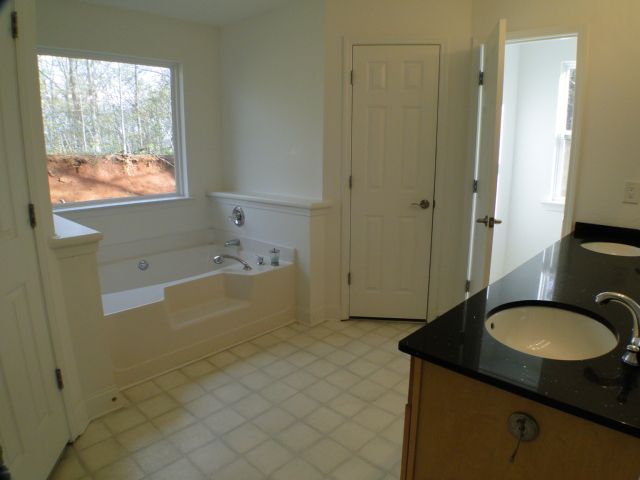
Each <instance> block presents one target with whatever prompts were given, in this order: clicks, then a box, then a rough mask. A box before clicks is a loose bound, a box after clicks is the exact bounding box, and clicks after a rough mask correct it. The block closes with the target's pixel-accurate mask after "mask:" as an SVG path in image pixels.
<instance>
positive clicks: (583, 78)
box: [467, 25, 589, 296]
mask: <svg viewBox="0 0 640 480" xmlns="http://www.w3.org/2000/svg"><path fill="white" fill-rule="evenodd" d="M507 28H508V26H507ZM568 36H575V37H576V38H577V51H576V64H577V72H576V78H577V81H576V97H575V102H574V112H573V126H574V128H573V132H572V140H571V154H570V156H569V173H568V177H567V196H566V198H565V204H564V209H563V215H564V216H563V220H562V229H561V232H560V235H561V237H564V236H565V235H568V234H569V233H571V232H572V231H573V228H574V224H575V206H576V199H577V194H578V184H577V181H578V175H579V170H580V169H579V164H580V153H581V147H582V141H581V137H582V130H583V125H584V120H585V114H584V110H585V105H586V92H587V82H588V79H587V72H588V61H589V56H588V52H589V49H588V45H589V44H588V38H589V29H588V27H587V26H585V25H579V26H560V27H550V28H533V29H525V30H515V31H507V38H506V43H507V44H510V43H518V42H527V41H534V40H544V39H553V38H561V37H568ZM483 43H484V42H478V41H477V40H476V39H473V41H472V50H474V49H475V47H476V46H480V45H481V44H483ZM475 65H476V62H475V61H474V59H473V58H472V72H471V76H472V79H473V81H472V90H471V92H470V98H471V99H476V100H477V99H478V95H479V91H480V86H479V85H478V83H477V72H474V71H473V67H474V66H475ZM476 104H477V110H475V108H476V105H475V104H474V105H472V106H471V109H470V111H471V112H472V113H471V115H472V117H474V120H475V116H477V115H478V112H479V109H481V108H482V105H480V104H479V103H478V102H477V101H476ZM475 123H477V122H475ZM477 128H478V125H477V124H476V126H475V130H476V133H477ZM500 135H502V132H500ZM469 137H470V138H469V151H470V152H471V153H470V158H473V159H474V162H472V163H471V165H470V166H469V170H468V172H469V173H468V178H470V179H473V178H474V169H475V158H476V155H477V145H476V135H475V134H474V135H470V136H469ZM474 202H475V197H474V196H473V194H472V195H471V196H470V197H469V198H468V199H467V205H468V207H469V212H470V213H469V222H468V223H467V229H468V230H467V237H468V238H469V248H468V251H467V278H471V250H472V249H471V246H472V244H473V236H472V229H473V227H472V225H471V222H473V221H474V220H475V219H474V218H473V217H472V216H471V213H473V206H474ZM468 295H469V294H468V293H467V296H468Z"/></svg>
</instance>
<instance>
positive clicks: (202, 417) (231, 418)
mask: <svg viewBox="0 0 640 480" xmlns="http://www.w3.org/2000/svg"><path fill="white" fill-rule="evenodd" d="M418 326H419V325H417V324H411V323H401V322H383V321H365V320H353V321H348V322H327V323H324V324H322V325H319V326H316V327H311V328H310V327H305V326H303V325H299V324H294V325H292V326H288V327H284V328H281V329H279V330H276V331H274V332H272V333H269V334H267V335H264V336H262V337H259V338H256V339H254V340H252V341H249V342H245V343H243V344H240V345H238V346H236V347H233V348H231V349H229V350H227V351H224V352H221V353H217V354H215V355H212V356H211V357H209V358H207V359H205V360H201V361H198V362H196V363H192V364H190V365H187V366H185V367H183V368H180V369H177V370H174V371H172V372H169V373H167V374H165V375H162V376H160V377H157V378H155V379H153V380H152V381H148V382H146V383H143V384H140V385H137V386H135V387H132V388H130V389H128V390H126V391H125V392H124V394H125V396H126V397H127V399H128V400H129V402H130V405H129V406H128V407H127V408H124V409H121V410H119V411H117V412H114V413H112V414H109V415H107V416H105V417H103V418H100V419H98V420H96V421H94V422H92V423H91V425H90V426H89V428H88V429H87V431H86V432H85V433H84V434H83V435H82V436H81V437H80V438H78V440H77V441H76V442H75V443H74V444H73V445H72V446H69V447H68V448H67V450H66V451H65V453H64V455H63V458H62V459H61V461H60V463H59V465H58V467H57V468H56V470H55V471H54V473H53V474H52V477H51V478H52V479H54V480H76V479H87V478H95V479H110V480H111V479H112V480H137V479H142V478H144V479H152V480H164V479H167V480H168V479H172V480H177V479H179V480H191V479H194V480H196V479H207V478H208V479H216V480H227V479H231V480H253V479H267V478H268V479H274V480H280V479H287V480H295V479H304V480H314V479H322V478H331V479H336V480H343V479H344V480H369V479H371V480H374V479H382V480H388V479H398V478H399V476H400V453H401V447H402V428H403V414H404V404H405V402H406V395H407V388H408V380H409V359H408V357H407V356H406V355H404V354H402V353H401V352H399V351H398V349H397V344H398V340H399V339H400V338H402V337H404V336H406V335H407V334H408V333H410V332H412V331H413V330H415V329H417V328H418Z"/></svg>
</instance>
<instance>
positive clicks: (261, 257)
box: [256, 255, 264, 265]
mask: <svg viewBox="0 0 640 480" xmlns="http://www.w3.org/2000/svg"><path fill="white" fill-rule="evenodd" d="M256 262H257V263H258V265H264V257H263V256H262V255H258V256H257V257H256Z"/></svg>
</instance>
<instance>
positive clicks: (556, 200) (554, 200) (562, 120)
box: [543, 60, 576, 205]
mask: <svg viewBox="0 0 640 480" xmlns="http://www.w3.org/2000/svg"><path fill="white" fill-rule="evenodd" d="M575 69H576V62H575V60H568V61H564V62H562V64H561V73H560V79H559V85H558V104H557V107H556V129H555V149H554V159H553V172H552V175H551V191H550V193H549V199H548V200H546V201H544V202H543V203H545V204H547V205H552V204H555V205H564V203H565V201H566V197H564V196H561V195H559V193H558V192H559V189H558V182H559V181H560V179H559V177H560V176H561V175H562V172H561V167H562V166H563V165H562V164H561V163H560V155H561V154H562V156H563V157H564V155H565V154H564V151H561V149H562V148H563V145H562V144H563V143H564V142H565V141H566V140H570V141H572V130H567V129H566V125H567V106H568V102H569V72H570V71H571V70H575ZM573 111H575V98H574V109H573ZM572 126H573V125H572Z"/></svg>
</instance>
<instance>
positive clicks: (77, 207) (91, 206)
mask: <svg viewBox="0 0 640 480" xmlns="http://www.w3.org/2000/svg"><path fill="white" fill-rule="evenodd" d="M191 201H193V197H190V196H182V195H172V196H166V197H164V196H163V197H154V198H145V199H136V200H131V199H127V200H123V201H119V202H117V201H114V202H109V201H105V202H99V203H89V202H87V203H86V204H69V205H68V206H67V205H64V206H60V205H55V206H53V213H55V214H60V213H62V214H64V213H72V212H100V211H103V212H105V213H106V212H109V211H111V210H113V209H120V208H126V207H129V208H131V207H134V208H135V207H144V206H147V205H156V204H166V203H182V202H191Z"/></svg>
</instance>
